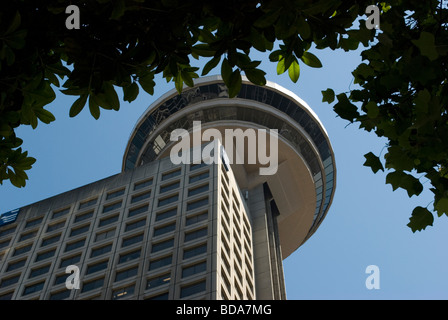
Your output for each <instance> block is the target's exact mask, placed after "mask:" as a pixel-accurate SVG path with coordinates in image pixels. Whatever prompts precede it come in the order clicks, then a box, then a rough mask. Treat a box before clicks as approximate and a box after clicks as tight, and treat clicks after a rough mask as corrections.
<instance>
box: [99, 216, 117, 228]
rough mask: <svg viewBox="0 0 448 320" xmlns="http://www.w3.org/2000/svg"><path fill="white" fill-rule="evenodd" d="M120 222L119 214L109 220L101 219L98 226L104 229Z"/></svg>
mask: <svg viewBox="0 0 448 320" xmlns="http://www.w3.org/2000/svg"><path fill="white" fill-rule="evenodd" d="M117 221H118V214H117V215H115V216H112V217H109V218H105V219H101V220H100V223H99V224H98V227H104V226H107V225H108V224H111V223H114V222H117Z"/></svg>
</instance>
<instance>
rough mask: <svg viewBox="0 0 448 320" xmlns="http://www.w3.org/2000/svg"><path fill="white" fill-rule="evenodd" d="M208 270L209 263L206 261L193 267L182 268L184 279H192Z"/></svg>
mask: <svg viewBox="0 0 448 320" xmlns="http://www.w3.org/2000/svg"><path fill="white" fill-rule="evenodd" d="M206 270H207V263H206V262H205V261H203V262H200V263H196V264H194V265H192V266H188V267H184V268H182V278H186V277H190V276H192V275H195V274H197V273H200V272H204V271H206Z"/></svg>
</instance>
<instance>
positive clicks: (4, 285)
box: [0, 274, 20, 288]
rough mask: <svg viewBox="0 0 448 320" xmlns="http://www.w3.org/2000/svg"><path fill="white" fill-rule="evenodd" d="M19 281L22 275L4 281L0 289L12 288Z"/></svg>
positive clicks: (0, 284)
mask: <svg viewBox="0 0 448 320" xmlns="http://www.w3.org/2000/svg"><path fill="white" fill-rule="evenodd" d="M19 279H20V274H18V275H15V276H13V277H10V278H7V279H2V282H1V283H0V288H4V287H7V286H10V285H12V284H15V283H17V282H19Z"/></svg>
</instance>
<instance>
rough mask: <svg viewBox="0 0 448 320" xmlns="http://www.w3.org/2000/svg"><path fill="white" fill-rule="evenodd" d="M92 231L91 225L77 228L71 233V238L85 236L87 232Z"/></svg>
mask: <svg viewBox="0 0 448 320" xmlns="http://www.w3.org/2000/svg"><path fill="white" fill-rule="evenodd" d="M89 229H90V224H88V225H85V226H82V227H79V228H76V229H72V231H71V232H70V237H74V236H77V235H80V234H83V233H85V232H87V231H89Z"/></svg>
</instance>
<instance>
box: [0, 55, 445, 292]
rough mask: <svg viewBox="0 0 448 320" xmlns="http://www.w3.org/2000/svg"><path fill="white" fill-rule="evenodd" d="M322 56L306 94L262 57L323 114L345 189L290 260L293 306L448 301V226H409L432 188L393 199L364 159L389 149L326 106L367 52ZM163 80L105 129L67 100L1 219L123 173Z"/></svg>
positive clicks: (0, 206)
mask: <svg viewBox="0 0 448 320" xmlns="http://www.w3.org/2000/svg"><path fill="white" fill-rule="evenodd" d="M312 52H313V53H315V54H316V55H317V56H318V57H319V58H320V60H321V61H322V63H323V65H324V67H323V68H321V69H312V68H309V67H307V66H304V65H303V64H301V67H302V70H301V76H300V79H299V81H298V83H296V84H294V83H292V82H291V81H290V80H289V78H288V75H287V73H285V74H283V75H281V76H278V75H277V73H276V66H275V65H274V64H272V63H269V61H268V59H267V55H259V54H258V55H257V54H255V55H254V56H253V59H257V58H258V59H263V61H264V62H263V63H262V64H261V68H262V69H263V70H265V71H266V72H267V79H268V80H270V81H273V82H276V83H278V84H280V85H281V86H283V87H285V88H287V89H289V90H291V91H293V92H294V93H296V94H297V95H298V96H299V97H301V98H302V99H303V100H305V101H306V102H307V103H308V104H309V105H310V107H311V108H313V110H314V111H315V112H316V114H317V115H318V116H319V118H320V119H321V121H322V123H323V124H324V126H325V128H326V130H327V132H328V134H329V136H330V140H331V143H332V145H333V149H334V152H335V155H336V166H337V170H338V171H337V188H336V194H335V197H334V201H333V204H332V206H331V208H330V211H329V213H328V215H327V217H326V218H325V220H324V221H323V223H322V224H321V226H320V228H319V229H318V230H317V232H316V233H315V234H314V235H313V237H311V238H310V239H309V240H308V241H307V242H306V243H305V244H304V245H303V246H302V247H300V248H299V249H298V250H297V251H296V252H294V253H293V254H292V255H291V256H290V257H288V258H286V259H285V260H284V272H285V281H286V290H287V297H288V299H448V276H447V275H446V270H447V265H448V251H447V250H446V249H443V248H444V246H445V241H446V230H448V219H447V218H446V217H445V216H444V217H441V218H435V222H434V226H433V227H429V228H427V229H426V230H425V231H423V232H417V233H415V234H414V233H412V232H411V230H410V229H409V228H408V227H407V226H406V224H407V223H408V222H409V217H410V214H411V212H412V209H413V208H414V207H415V206H417V205H421V206H423V207H425V206H427V205H428V204H429V203H430V202H431V201H432V194H431V192H430V191H428V190H427V189H428V187H429V183H426V184H424V186H425V187H426V190H425V191H424V192H423V193H422V194H421V195H420V196H419V197H415V196H414V197H412V198H409V197H408V195H407V193H406V192H405V191H404V190H397V191H395V192H392V187H391V186H390V185H386V184H385V176H386V174H385V173H383V172H379V173H377V174H373V172H372V171H371V169H370V168H367V167H364V166H363V163H364V161H365V159H364V156H363V155H364V154H366V153H368V152H369V151H372V152H373V153H375V154H377V155H378V154H380V153H381V152H382V149H383V147H384V146H385V142H386V141H385V140H384V139H379V138H378V137H376V136H375V135H374V134H373V133H367V132H365V131H361V130H359V129H358V125H357V124H351V125H348V122H347V121H345V120H342V119H340V118H338V117H336V114H335V113H334V111H333V110H332V107H331V106H330V105H328V104H327V103H322V95H321V90H325V89H327V88H333V89H334V90H335V92H336V93H339V92H346V91H348V90H349V89H350V88H351V89H353V88H355V86H354V85H353V84H351V81H352V78H353V77H352V75H351V71H352V70H354V68H355V67H356V66H357V65H358V64H359V63H360V61H361V59H360V55H359V53H360V51H358V52H354V53H349V54H347V53H344V52H342V51H336V52H333V51H330V50H325V51H319V50H312ZM201 64H203V62H200V63H199V65H201ZM216 73H217V71H216V70H213V71H212V72H211V73H210V74H216ZM157 80H158V82H157V86H156V89H155V93H154V96H149V95H147V94H146V93H144V92H143V91H142V90H141V94H140V95H139V97H138V98H137V100H136V101H134V102H133V103H131V104H129V103H127V102H122V103H121V109H120V111H118V112H115V111H106V110H102V113H101V117H100V119H99V120H95V119H93V117H91V116H90V114H89V112H88V108H86V109H85V110H83V111H82V112H81V113H80V114H79V115H78V116H77V117H76V118H73V119H72V118H69V116H68V111H69V108H70V106H71V104H72V102H73V101H74V99H73V97H67V96H64V95H62V94H58V97H57V99H56V100H55V101H54V102H53V103H52V104H51V105H49V106H48V109H49V110H50V111H51V112H52V113H53V114H54V115H55V116H56V119H57V120H56V121H55V122H53V123H51V124H49V125H45V124H43V123H39V125H38V127H37V128H36V129H35V130H33V129H31V127H21V128H20V129H19V130H17V133H18V136H19V137H21V138H22V139H24V141H25V142H24V146H23V147H24V148H25V149H26V150H28V151H29V154H30V155H31V156H33V157H35V158H37V162H36V164H35V165H34V167H33V169H32V170H30V171H29V172H28V176H29V181H28V182H27V186H26V187H25V188H22V189H17V188H15V187H13V186H12V185H11V184H10V183H9V182H5V183H4V184H3V186H0V213H3V212H6V211H9V210H12V209H15V208H19V207H22V206H25V205H28V204H31V203H34V202H36V201H39V200H42V199H45V198H48V197H51V196H53V195H56V194H59V193H62V192H64V191H68V190H71V189H74V188H77V187H79V186H82V185H85V184H88V183H90V182H94V181H96V180H99V179H102V178H105V177H108V176H111V175H113V174H116V173H119V172H120V170H121V163H122V157H123V153H124V150H125V147H126V143H127V140H128V138H129V136H130V134H131V131H132V129H133V127H134V125H135V123H136V121H137V119H138V118H139V117H140V115H141V114H142V113H143V112H144V110H145V109H146V108H147V107H148V106H149V105H150V104H151V103H152V102H153V101H154V100H156V99H157V98H158V97H160V96H161V95H162V94H164V93H165V92H166V91H168V90H171V89H172V88H174V85H173V84H172V83H169V84H167V83H166V81H165V80H164V79H161V78H160V77H158V78H157ZM347 125H348V126H347ZM383 154H384V151H383ZM424 181H425V179H424V178H422V182H424ZM429 208H432V204H431V205H430V206H429ZM369 265H376V266H378V268H379V271H380V276H379V279H380V288H379V289H372V290H368V289H367V288H366V285H365V281H366V279H367V277H368V276H369V275H368V274H366V268H367V266H369Z"/></svg>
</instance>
